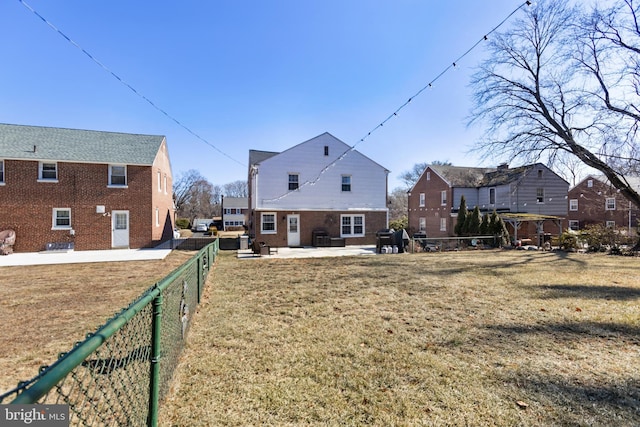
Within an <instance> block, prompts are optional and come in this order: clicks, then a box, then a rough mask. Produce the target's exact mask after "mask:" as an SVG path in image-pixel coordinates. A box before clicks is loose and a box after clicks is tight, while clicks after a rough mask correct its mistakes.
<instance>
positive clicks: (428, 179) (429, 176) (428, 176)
mask: <svg viewBox="0 0 640 427" xmlns="http://www.w3.org/2000/svg"><path fill="white" fill-rule="evenodd" d="M427 181H431V171H427Z"/></svg>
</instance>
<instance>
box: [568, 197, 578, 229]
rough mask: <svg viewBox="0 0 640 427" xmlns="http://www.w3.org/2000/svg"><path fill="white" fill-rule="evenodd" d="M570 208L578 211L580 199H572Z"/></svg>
mask: <svg viewBox="0 0 640 427" xmlns="http://www.w3.org/2000/svg"><path fill="white" fill-rule="evenodd" d="M569 210H570V211H577V210H578V199H570V200H569ZM572 230H573V229H572Z"/></svg>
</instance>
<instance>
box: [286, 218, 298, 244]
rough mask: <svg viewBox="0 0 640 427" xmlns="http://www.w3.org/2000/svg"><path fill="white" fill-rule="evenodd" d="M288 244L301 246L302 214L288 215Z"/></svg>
mask: <svg viewBox="0 0 640 427" xmlns="http://www.w3.org/2000/svg"><path fill="white" fill-rule="evenodd" d="M287 244H288V245H289V246H300V215H287Z"/></svg>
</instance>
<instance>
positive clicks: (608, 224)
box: [606, 221, 616, 228]
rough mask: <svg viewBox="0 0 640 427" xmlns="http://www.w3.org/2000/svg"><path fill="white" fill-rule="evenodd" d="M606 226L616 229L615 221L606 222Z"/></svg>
mask: <svg viewBox="0 0 640 427" xmlns="http://www.w3.org/2000/svg"><path fill="white" fill-rule="evenodd" d="M606 225H607V228H616V222H615V221H607V222H606Z"/></svg>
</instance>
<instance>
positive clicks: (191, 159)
mask: <svg viewBox="0 0 640 427" xmlns="http://www.w3.org/2000/svg"><path fill="white" fill-rule="evenodd" d="M25 2H26V3H27V4H28V5H29V6H31V7H32V8H33V9H35V10H36V11H37V12H38V13H39V14H40V15H42V16H43V17H44V18H46V19H47V20H48V21H50V22H51V23H52V24H53V25H55V26H56V27H57V28H58V29H59V30H60V31H62V32H63V33H64V34H66V35H67V36H68V37H69V38H71V39H72V40H73V41H75V42H76V43H77V44H78V45H79V46H81V47H82V48H83V49H85V50H86V51H87V52H89V53H90V54H91V55H93V57H95V58H96V59H97V60H98V61H100V62H101V63H102V64H104V66H106V67H107V68H108V69H109V70H110V71H112V72H113V73H115V74H116V75H118V76H119V77H120V78H121V79H122V80H124V81H125V82H126V83H128V84H129V85H130V86H132V87H133V88H135V90H136V91H137V92H138V93H139V94H140V95H142V96H144V97H146V98H147V99H149V100H150V101H152V102H153V103H154V104H155V105H156V106H157V107H159V108H160V109H162V110H164V111H165V112H166V113H167V114H168V115H169V116H171V117H172V118H174V119H176V120H178V121H179V122H180V123H182V124H183V125H184V126H186V127H187V128H188V129H190V130H191V131H193V132H194V133H195V134H197V135H199V136H200V137H202V138H203V139H205V140H206V141H207V142H208V143H209V144H211V145H213V146H215V147H216V148H217V149H218V150H220V151H221V152H223V153H224V155H222V154H220V152H219V151H217V150H216V149H214V148H213V147H212V146H211V145H207V144H206V143H205V142H202V141H201V140H199V139H198V138H197V137H195V136H194V135H192V134H191V133H189V132H188V131H187V130H185V129H184V128H183V127H181V126H179V125H178V124H176V123H175V122H174V121H173V120H172V119H171V118H169V117H167V116H166V115H165V114H163V113H162V112H160V111H158V110H157V109H155V108H154V107H153V106H151V105H150V104H149V103H148V102H147V101H145V100H144V99H143V98H141V97H140V96H138V95H136V94H135V93H134V92H133V91H132V90H131V89H130V88H128V87H126V86H125V85H123V84H122V83H121V82H119V81H118V80H117V79H115V78H114V77H113V76H112V75H111V74H110V73H109V72H107V71H105V70H104V69H103V68H101V67H100V66H99V65H97V64H96V63H95V62H93V61H92V60H91V59H90V58H89V57H87V55H85V54H84V53H83V52H82V51H81V50H79V49H78V48H77V47H75V46H73V45H72V44H71V43H69V42H68V41H67V40H65V39H64V38H63V37H61V36H60V35H59V34H58V33H57V32H55V31H54V30H53V29H51V28H50V27H49V26H48V25H47V24H46V23H45V22H43V21H42V20H41V19H40V18H38V17H37V16H36V15H35V14H34V13H32V12H31V11H30V10H29V9H27V8H26V7H25V6H24V5H23V4H22V3H21V2H20V1H18V0H4V1H2V2H0V39H1V40H2V42H0V57H1V58H2V62H1V64H2V65H1V66H0V122H3V123H13V124H25V125H40V126H54V127H68V128H79V129H93V130H104V131H115V132H130V133H143V134H159V135H165V136H166V137H167V141H168V145H169V154H170V157H171V162H172V168H173V174H174V177H175V176H176V175H179V174H180V172H183V171H186V170H189V169H196V170H198V171H199V172H200V173H201V174H202V175H204V176H205V177H206V178H207V179H208V180H209V181H211V182H212V183H213V184H218V185H224V184H226V183H228V182H232V181H236V180H244V179H246V176H247V168H246V164H247V161H248V155H249V154H248V152H249V149H258V150H266V151H282V150H285V149H287V148H289V147H291V146H293V145H296V144H298V143H300V142H303V141H306V140H308V139H310V138H313V137H315V136H317V135H319V134H321V133H324V132H329V133H331V134H333V135H334V136H335V137H337V138H339V139H341V140H342V141H344V142H345V143H347V144H348V145H354V144H358V145H357V147H356V149H357V150H358V151H360V152H362V153H363V154H365V155H366V156H368V157H370V158H371V159H373V160H374V161H376V162H378V163H379V164H381V165H382V166H384V167H386V168H387V169H389V170H390V171H391V172H390V174H389V188H390V189H393V188H395V187H397V186H399V185H400V184H401V182H400V180H399V179H398V176H399V175H400V173H402V172H403V171H406V170H409V169H411V167H412V166H413V165H414V164H415V163H418V162H430V161H434V160H440V161H450V162H452V163H453V164H454V165H458V166H480V165H483V166H495V164H497V163H498V159H496V160H495V162H492V163H493V164H489V163H487V162H484V163H482V164H481V163H480V162H479V161H478V159H477V158H476V157H475V156H472V155H470V154H468V150H469V148H470V147H471V145H472V144H473V143H474V142H475V141H476V140H477V138H478V137H479V135H480V134H481V132H482V128H481V127H474V128H471V129H468V128H467V126H466V117H467V116H468V115H469V113H470V108H471V89H470V87H469V78H470V75H471V72H472V70H473V68H474V67H475V66H477V65H478V63H479V61H480V60H481V59H482V58H484V57H485V52H484V47H483V46H484V43H481V44H480V46H478V47H477V48H476V49H474V50H473V52H472V53H471V54H469V55H468V56H466V57H465V58H464V59H463V60H462V61H461V62H460V63H459V64H458V66H457V67H456V68H455V69H452V70H450V71H448V72H446V73H445V74H444V75H443V76H442V77H440V78H439V79H438V80H437V82H436V83H435V85H434V86H433V88H431V89H428V90H426V91H424V92H423V93H422V94H421V95H420V96H419V97H417V98H415V99H414V100H413V101H412V102H411V103H410V104H409V105H408V106H407V107H405V108H404V109H403V110H402V111H401V112H400V113H399V114H398V116H397V117H394V118H392V119H391V120H389V121H388V122H387V123H386V124H385V125H384V126H383V127H382V128H380V129H378V130H377V131H375V132H374V133H372V134H371V136H369V137H368V138H367V139H365V141H364V142H361V143H359V141H360V139H361V138H363V137H365V136H366V135H367V133H368V132H369V131H371V130H372V129H374V128H375V127H376V126H377V125H378V124H379V123H380V122H382V121H383V120H384V119H386V118H387V117H388V116H389V115H390V114H392V113H393V112H394V111H395V110H396V109H397V108H398V107H400V106H401V105H402V104H404V103H405V102H406V101H407V100H408V99H409V97H411V96H412V95H414V94H415V93H416V92H417V91H419V90H420V89H421V88H422V87H424V86H425V85H426V84H428V83H429V82H430V81H432V80H433V79H434V78H435V77H436V76H438V75H439V74H440V73H441V72H442V71H443V70H445V69H446V67H448V66H449V65H450V64H451V63H452V62H453V61H454V60H455V59H456V58H458V57H460V56H461V55H462V54H463V53H464V52H465V51H467V50H468V49H469V48H470V47H471V46H473V45H474V44H475V43H476V42H477V41H478V40H479V39H481V38H482V36H483V35H484V34H486V33H488V32H489V31H490V30H491V29H492V28H494V27H495V26H496V25H498V24H499V23H500V22H501V21H502V20H503V19H504V18H505V17H507V16H508V15H509V14H510V13H511V12H512V11H514V9H516V8H517V7H519V6H520V5H522V4H523V3H524V1H520V0H487V1H477V0H386V1H382V0H367V1H365V0H253V1H225V2H223V1H191V0H183V1H165V0H158V1H153V2H152V1H131V0H127V1H124V0H91V1H87V0H56V1H51V0H25ZM522 14H523V12H522V11H519V12H517V13H516V14H515V15H514V16H513V17H512V18H511V19H510V21H508V22H507V24H505V26H503V27H502V28H501V29H505V28H507V26H508V25H509V23H510V22H513V20H514V19H515V18H516V17H522ZM232 159H233V160H232Z"/></svg>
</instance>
